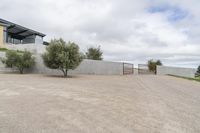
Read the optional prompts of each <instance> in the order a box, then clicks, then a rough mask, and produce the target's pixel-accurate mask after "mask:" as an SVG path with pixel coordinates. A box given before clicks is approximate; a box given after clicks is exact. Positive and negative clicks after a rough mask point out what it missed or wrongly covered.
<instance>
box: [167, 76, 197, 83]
mask: <svg viewBox="0 0 200 133" xmlns="http://www.w3.org/2000/svg"><path fill="white" fill-rule="evenodd" d="M168 75H169V76H173V77H176V78H182V79H187V80H194V81H198V82H200V76H199V77H195V78H188V77H182V76H176V75H171V74H168Z"/></svg>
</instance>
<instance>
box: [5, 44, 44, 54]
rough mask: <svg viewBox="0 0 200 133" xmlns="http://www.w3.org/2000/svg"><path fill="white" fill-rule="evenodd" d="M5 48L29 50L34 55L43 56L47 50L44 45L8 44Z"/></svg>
mask: <svg viewBox="0 0 200 133" xmlns="http://www.w3.org/2000/svg"><path fill="white" fill-rule="evenodd" d="M5 47H6V48H7V49H12V50H21V51H24V50H28V51H30V52H32V53H34V54H42V53H44V52H45V50H46V46H45V45H42V44H35V43H32V44H6V45H5Z"/></svg>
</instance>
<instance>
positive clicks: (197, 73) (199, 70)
mask: <svg viewBox="0 0 200 133" xmlns="http://www.w3.org/2000/svg"><path fill="white" fill-rule="evenodd" d="M196 76H200V66H199V67H198V68H197V72H196Z"/></svg>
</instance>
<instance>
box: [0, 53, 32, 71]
mask: <svg viewBox="0 0 200 133" xmlns="http://www.w3.org/2000/svg"><path fill="white" fill-rule="evenodd" d="M1 61H2V63H4V64H5V65H6V67H9V68H17V69H18V70H19V72H20V74H23V73H24V69H25V68H26V69H28V68H31V67H32V66H33V65H34V64H35V58H34V57H33V55H32V54H31V53H30V52H28V51H24V52H17V51H14V50H8V51H6V57H5V58H2V59H1Z"/></svg>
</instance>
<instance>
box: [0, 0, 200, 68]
mask: <svg viewBox="0 0 200 133" xmlns="http://www.w3.org/2000/svg"><path fill="white" fill-rule="evenodd" d="M11 3H12V4H11ZM165 5H166V6H168V7H166V8H169V7H170V8H169V9H168V12H162V11H160V12H159V11H158V12H149V9H150V8H152V7H153V8H156V7H160V6H165ZM199 6H200V2H199V1H198V0H191V1H188V0H174V1H167V0H163V1H162V2H161V1H160V0H155V1H153V2H152V1H151V0H141V1H136V0H125V1H124V0H96V1H94V0H73V1H71V0H59V1H55V0H34V1H27V0H1V5H0V11H1V12H0V17H1V18H4V19H7V20H10V21H13V22H16V23H19V24H21V25H24V26H26V27H30V28H33V29H35V30H38V31H41V32H44V33H45V34H47V37H46V40H50V39H51V38H54V37H62V38H64V39H65V40H66V41H68V40H70V41H75V42H77V43H78V44H79V45H80V47H81V48H82V50H85V49H86V48H87V47H88V46H90V45H94V46H97V45H101V48H102V49H103V51H104V58H105V60H114V61H131V62H133V63H145V62H146V61H147V60H148V59H151V58H156V59H161V60H163V61H164V64H166V65H179V66H181V65H182V66H192V67H196V66H197V65H198V64H200V59H199V58H200V52H199V51H200V45H199V43H200V39H199V35H200V29H199V28H197V27H198V26H200V9H199ZM173 8H174V9H173ZM166 10H167V9H166ZM177 10H178V11H177ZM181 11H184V12H187V14H186V15H185V16H181V15H180V16H181V17H180V18H178V17H179V15H178V13H181ZM174 14H175V15H177V16H172V20H169V17H170V15H174ZM174 17H176V18H174ZM173 19H177V20H176V21H173ZM186 57H189V58H186Z"/></svg>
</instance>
